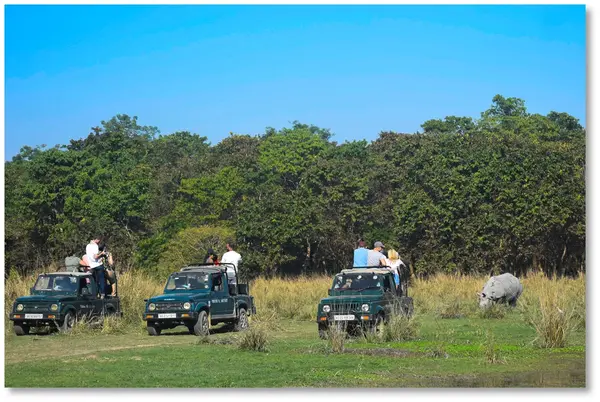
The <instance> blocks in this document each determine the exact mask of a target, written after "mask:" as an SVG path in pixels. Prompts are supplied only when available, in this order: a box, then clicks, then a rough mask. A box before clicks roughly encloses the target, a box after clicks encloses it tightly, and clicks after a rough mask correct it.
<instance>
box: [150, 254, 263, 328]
mask: <svg viewBox="0 0 600 402" xmlns="http://www.w3.org/2000/svg"><path fill="white" fill-rule="evenodd" d="M227 265H229V266H232V267H233V268H234V272H235V277H236V283H237V270H235V267H234V266H233V264H221V265H218V266H217V265H213V264H196V265H192V266H187V267H185V268H182V269H181V270H180V271H179V272H174V273H172V274H171V275H170V276H169V279H168V280H167V284H166V285H165V288H164V291H163V294H162V295H159V296H154V297H151V298H150V299H147V300H145V301H146V309H145V311H144V320H145V321H146V328H147V330H148V334H149V335H152V336H157V335H160V333H161V331H162V330H163V329H172V328H175V327H177V326H180V325H184V326H186V327H187V328H188V330H189V332H190V333H191V334H195V335H198V336H202V335H208V333H209V328H210V326H211V325H216V324H218V323H222V322H224V323H226V324H227V326H228V327H229V329H233V330H234V331H241V330H244V329H246V328H248V325H249V321H248V317H249V316H250V315H252V314H256V307H255V306H254V297H252V296H250V295H249V294H248V285H247V284H231V283H229V282H228V279H227V268H226V266H227Z"/></svg>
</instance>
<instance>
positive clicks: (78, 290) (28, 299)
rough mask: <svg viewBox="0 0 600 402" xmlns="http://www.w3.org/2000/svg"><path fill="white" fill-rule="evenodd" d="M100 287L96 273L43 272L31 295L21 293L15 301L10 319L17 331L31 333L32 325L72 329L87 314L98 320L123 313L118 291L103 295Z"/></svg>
mask: <svg viewBox="0 0 600 402" xmlns="http://www.w3.org/2000/svg"><path fill="white" fill-rule="evenodd" d="M96 289H97V286H96V281H95V280H94V276H93V275H92V274H91V273H88V272H51V273H46V274H40V275H39V276H38V278H37V280H36V282H35V285H34V286H33V287H32V288H31V295H29V296H21V297H18V298H17V300H15V302H14V304H13V308H12V311H11V313H10V320H11V321H13V325H14V331H15V334H17V335H18V336H21V335H27V334H29V330H30V329H31V328H35V327H47V326H50V327H51V328H53V327H56V328H58V329H59V330H60V331H63V332H68V331H70V330H71V328H72V327H73V324H74V323H75V321H76V320H77V319H80V318H83V317H87V318H89V319H90V322H98V323H101V322H102V321H103V319H104V317H105V316H107V315H112V316H117V317H120V316H121V315H122V313H121V302H120V299H119V296H118V293H117V296H114V297H113V296H109V295H107V296H105V297H104V298H103V299H101V298H98V297H97V295H96V293H97V291H96ZM117 289H118V287H117Z"/></svg>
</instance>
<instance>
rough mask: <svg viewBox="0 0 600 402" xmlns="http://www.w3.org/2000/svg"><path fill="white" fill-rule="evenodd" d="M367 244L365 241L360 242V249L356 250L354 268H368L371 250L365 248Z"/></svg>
mask: <svg viewBox="0 0 600 402" xmlns="http://www.w3.org/2000/svg"><path fill="white" fill-rule="evenodd" d="M365 245H366V243H365V241H364V240H359V241H358V248H357V249H356V250H354V267H366V266H367V255H368V253H369V250H368V249H367V248H366V247H365Z"/></svg>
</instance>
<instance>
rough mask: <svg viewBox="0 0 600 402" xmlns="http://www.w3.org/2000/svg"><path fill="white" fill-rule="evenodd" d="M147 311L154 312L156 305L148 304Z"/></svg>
mask: <svg viewBox="0 0 600 402" xmlns="http://www.w3.org/2000/svg"><path fill="white" fill-rule="evenodd" d="M148 310H149V311H154V310H156V304H154V303H150V304H148Z"/></svg>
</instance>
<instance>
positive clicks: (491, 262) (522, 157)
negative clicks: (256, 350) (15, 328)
mask: <svg viewBox="0 0 600 402" xmlns="http://www.w3.org/2000/svg"><path fill="white" fill-rule="evenodd" d="M422 128H423V132H420V133H415V134H400V133H392V132H382V133H380V135H379V137H378V138H377V139H376V140H375V141H373V142H371V143H369V142H367V141H354V142H346V143H343V144H337V143H336V142H333V141H331V140H330V138H331V135H332V134H331V133H330V132H329V130H326V129H322V128H319V127H315V126H311V125H305V124H301V123H298V122H295V123H293V125H292V127H291V128H284V129H282V130H275V129H273V128H268V129H267V130H266V132H265V133H264V134H262V135H257V136H251V135H241V134H233V133H231V135H230V136H229V137H227V138H225V139H224V140H222V141H221V142H220V143H218V144H216V145H211V144H209V143H207V141H206V140H207V139H206V137H201V136H198V135H195V134H192V133H189V132H177V133H173V134H169V135H159V131H158V129H157V128H155V127H148V126H140V125H139V124H138V122H137V119H136V118H135V117H133V118H131V117H129V116H126V115H118V116H116V117H113V118H112V119H111V120H109V121H103V122H102V124H101V126H100V127H95V128H93V129H92V131H93V132H92V133H90V134H89V136H88V137H87V138H84V139H81V140H77V141H75V140H72V141H71V142H70V144H68V145H65V146H61V147H55V148H51V149H45V148H39V147H38V148H31V147H24V148H23V149H22V150H21V152H20V153H19V155H17V156H15V157H14V158H13V159H12V161H10V162H6V163H5V175H6V176H5V179H6V180H5V182H6V196H5V197H6V198H5V206H6V207H5V236H6V243H5V250H6V268H12V267H14V268H16V269H18V270H19V271H21V272H26V271H30V270H33V269H35V268H38V267H41V266H45V265H47V264H49V263H50V262H52V261H55V262H57V261H62V260H63V259H64V257H65V256H66V255H68V254H70V253H72V252H76V253H83V252H84V247H85V244H86V243H88V242H89V239H90V238H91V236H93V235H95V234H97V233H99V234H102V235H104V236H105V237H106V240H107V242H108V244H109V247H110V249H112V251H113V252H114V254H115V255H116V256H117V259H118V263H119V265H120V266H121V268H129V267H134V266H135V267H139V268H140V269H144V270H148V271H150V272H160V271H162V270H163V269H167V268H171V267H174V265H173V258H175V257H174V256H176V255H177V256H178V257H177V258H179V259H181V258H183V259H185V257H186V256H189V259H190V260H189V261H188V262H196V261H197V258H199V257H202V256H203V254H204V253H205V252H206V249H205V248H207V247H208V243H207V241H208V240H210V239H212V238H214V239H215V240H214V241H215V242H216V243H215V244H214V247H215V249H216V250H217V252H218V253H219V254H222V253H223V252H225V251H226V250H225V249H224V248H223V247H222V245H223V244H222V242H223V241H225V240H226V239H224V236H230V235H231V236H232V237H233V238H235V240H236V241H237V243H238V247H237V248H238V251H240V253H241V254H242V255H243V257H244V271H245V273H247V274H249V275H258V274H266V275H275V274H287V273H300V272H303V273H311V272H319V273H321V272H331V271H333V270H338V269H339V268H341V267H344V266H346V265H347V264H349V263H350V262H351V260H352V250H353V248H354V246H355V243H356V240H357V239H358V238H360V237H363V238H365V239H366V240H367V241H368V242H369V243H371V245H372V243H373V242H374V241H377V240H381V241H383V242H384V243H385V244H386V245H388V247H393V248H395V249H397V250H398V251H399V252H400V255H401V257H402V258H403V260H405V261H406V262H409V263H410V264H411V265H412V267H413V269H414V271H415V273H417V274H428V273H432V272H439V271H446V272H456V271H460V272H489V271H490V270H495V271H500V270H508V271H512V272H517V273H518V272H523V271H524V270H527V269H530V268H532V267H535V268H537V267H539V268H541V269H543V270H544V271H545V272H547V273H554V272H556V273H557V274H559V275H561V274H565V273H575V272H579V271H582V270H584V269H585V268H584V266H585V135H586V133H585V130H584V129H583V127H582V126H581V125H580V124H579V122H578V121H577V119H575V118H574V117H572V116H570V115H568V114H566V113H557V112H550V113H549V114H547V115H546V116H543V115H540V114H530V113H528V112H527V110H526V108H525V104H524V102H523V101H522V100H520V99H517V98H504V97H502V96H500V95H497V96H496V97H494V99H493V103H492V105H491V107H490V108H489V109H488V110H486V111H484V112H483V113H482V114H481V117H480V118H479V119H472V118H469V117H456V116H448V117H445V118H444V119H434V120H428V121H426V122H424V124H423V125H422ZM210 228H213V229H210ZM211 230H213V231H215V233H214V234H211V233H210V231H211ZM195 231H196V232H197V233H198V239H195V238H194V236H193V234H194V233H196V232H195ZM186 239H192V240H189V241H187V240H186ZM186 241H187V243H186ZM183 243H185V245H184V244H183ZM217 243H220V244H217ZM184 246H185V247H187V249H188V250H195V252H191V251H182V253H179V254H178V253H177V248H178V247H184ZM179 262H183V260H181V261H179V260H177V263H179ZM175 265H177V264H175Z"/></svg>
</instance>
